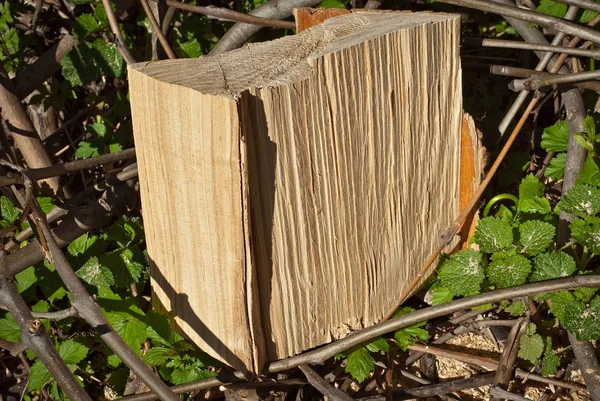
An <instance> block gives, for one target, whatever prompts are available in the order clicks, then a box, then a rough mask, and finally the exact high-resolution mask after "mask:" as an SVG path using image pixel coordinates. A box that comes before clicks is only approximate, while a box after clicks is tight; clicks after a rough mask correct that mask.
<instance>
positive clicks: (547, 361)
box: [542, 337, 560, 376]
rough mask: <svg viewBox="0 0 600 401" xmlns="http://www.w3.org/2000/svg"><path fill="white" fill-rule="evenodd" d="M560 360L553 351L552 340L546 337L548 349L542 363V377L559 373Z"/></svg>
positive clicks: (545, 350)
mask: <svg viewBox="0 0 600 401" xmlns="http://www.w3.org/2000/svg"><path fill="white" fill-rule="evenodd" d="M559 366H560V358H559V357H558V356H557V355H556V354H554V351H553V350H552V339H551V338H550V337H546V348H545V349H544V360H543V361H542V375H543V376H550V375H553V374H555V373H556V372H557V371H558V367H559Z"/></svg>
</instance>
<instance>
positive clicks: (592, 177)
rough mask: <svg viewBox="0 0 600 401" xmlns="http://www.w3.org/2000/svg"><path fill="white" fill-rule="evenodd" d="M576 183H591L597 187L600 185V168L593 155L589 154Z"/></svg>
mask: <svg viewBox="0 0 600 401" xmlns="http://www.w3.org/2000/svg"><path fill="white" fill-rule="evenodd" d="M575 183H576V184H589V185H593V186H595V187H600V170H599V169H598V165H597V164H596V162H595V161H594V159H593V158H592V157H591V156H588V158H587V159H586V160H585V163H583V166H582V167H581V171H580V172H579V176H578V177H577V180H576V181H575Z"/></svg>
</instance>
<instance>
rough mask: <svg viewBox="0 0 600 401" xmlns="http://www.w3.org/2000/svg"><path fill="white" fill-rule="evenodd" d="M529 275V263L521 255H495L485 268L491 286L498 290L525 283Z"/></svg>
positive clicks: (500, 253)
mask: <svg viewBox="0 0 600 401" xmlns="http://www.w3.org/2000/svg"><path fill="white" fill-rule="evenodd" d="M529 273H531V262H529V260H528V259H527V258H526V257H524V256H521V255H515V254H510V253H502V252H499V253H495V254H493V255H492V261H491V263H490V264H489V266H488V268H487V275H488V278H489V280H490V282H492V284H494V285H496V286H498V287H499V288H506V287H514V286H517V285H520V284H523V283H525V281H527V276H529Z"/></svg>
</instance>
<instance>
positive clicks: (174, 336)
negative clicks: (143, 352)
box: [146, 311, 183, 348]
mask: <svg viewBox="0 0 600 401" xmlns="http://www.w3.org/2000/svg"><path fill="white" fill-rule="evenodd" d="M146 322H147V323H148V327H147V328H146V335H147V336H148V338H150V339H151V340H152V345H154V346H157V345H161V346H164V347H167V348H170V347H171V346H173V345H175V344H176V343H177V342H179V341H182V340H183V337H181V336H180V335H179V334H178V333H177V332H176V331H175V330H174V329H173V327H172V326H171V323H170V322H169V318H168V317H167V316H166V315H163V314H161V313H158V312H154V311H150V312H148V314H147V315H146Z"/></svg>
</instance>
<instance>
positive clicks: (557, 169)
mask: <svg viewBox="0 0 600 401" xmlns="http://www.w3.org/2000/svg"><path fill="white" fill-rule="evenodd" d="M566 165H567V154H566V153H559V154H557V155H556V156H554V157H553V158H552V160H550V164H549V165H548V168H547V169H546V171H545V172H544V176H546V177H549V178H555V179H557V180H560V179H562V178H563V176H564V175H565V166H566Z"/></svg>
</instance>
